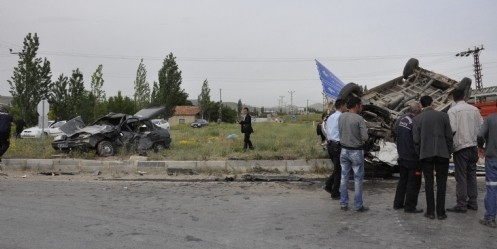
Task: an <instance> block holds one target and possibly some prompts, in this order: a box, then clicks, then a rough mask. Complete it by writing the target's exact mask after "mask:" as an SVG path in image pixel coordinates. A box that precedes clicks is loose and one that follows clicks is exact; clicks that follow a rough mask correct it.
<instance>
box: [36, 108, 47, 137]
mask: <svg viewBox="0 0 497 249" xmlns="http://www.w3.org/2000/svg"><path fill="white" fill-rule="evenodd" d="M36 110H37V111H38V127H40V128H41V136H40V138H41V137H43V134H45V128H48V111H49V104H48V101H47V100H46V99H43V100H41V101H40V103H38V106H37V108H36Z"/></svg>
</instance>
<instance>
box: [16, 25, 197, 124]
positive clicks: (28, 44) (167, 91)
mask: <svg viewBox="0 0 497 249" xmlns="http://www.w3.org/2000/svg"><path fill="white" fill-rule="evenodd" d="M39 46H40V42H39V38H38V36H37V34H36V33H35V34H34V35H32V34H31V33H29V34H28V35H27V36H26V37H25V38H24V42H23V48H22V51H21V52H19V53H18V55H19V61H18V64H17V67H14V71H13V75H12V77H11V80H8V83H9V85H10V93H11V94H12V97H13V99H12V102H11V112H12V114H13V115H14V117H15V118H16V119H20V118H22V119H24V120H25V121H26V123H27V124H28V125H35V124H37V123H38V113H37V105H38V103H39V102H40V101H41V100H43V99H47V100H48V102H49V104H50V112H49V118H51V119H58V120H68V119H71V118H74V117H76V116H81V118H82V119H83V120H84V121H85V122H87V123H88V122H92V121H93V120H95V119H96V118H98V117H100V116H102V115H105V114H107V113H109V112H118V113H127V114H133V113H136V112H137V111H138V110H140V109H142V108H144V107H151V106H165V107H166V111H165V113H164V114H163V116H162V117H163V118H166V119H167V118H169V117H171V116H173V115H174V110H175V107H176V106H177V105H191V102H190V101H188V99H187V98H188V94H187V93H186V92H185V91H184V89H182V88H181V83H182V77H181V71H180V70H179V68H178V65H177V64H176V57H174V55H173V54H172V53H170V54H168V55H167V57H166V58H165V59H164V61H163V65H162V68H161V69H160V70H159V77H158V81H159V82H154V83H153V85H152V89H151V87H150V84H149V83H148V81H147V70H146V67H145V65H144V64H143V59H142V60H141V62H140V64H139V65H138V69H137V72H136V79H135V81H134V90H135V94H134V96H133V99H131V98H130V97H128V96H123V95H122V94H121V91H118V93H117V95H116V96H112V97H109V98H107V97H106V95H105V91H104V90H103V84H104V78H103V73H102V70H103V66H102V65H99V66H98V67H97V69H96V70H95V72H94V73H93V74H92V76H91V89H90V90H87V89H85V86H84V77H83V74H82V73H81V71H80V70H79V69H78V68H77V69H75V70H73V71H72V73H71V75H70V76H66V75H64V74H61V75H59V76H58V78H57V80H56V81H52V72H51V69H50V61H48V60H47V58H43V59H42V58H39V57H37V53H38V49H39Z"/></svg>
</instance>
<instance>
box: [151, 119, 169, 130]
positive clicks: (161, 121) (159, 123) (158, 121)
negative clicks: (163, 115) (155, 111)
mask: <svg viewBox="0 0 497 249" xmlns="http://www.w3.org/2000/svg"><path fill="white" fill-rule="evenodd" d="M151 121H152V123H153V124H154V125H157V126H158V127H160V128H162V129H166V130H169V128H170V127H169V122H167V121H166V120H164V119H152V120H151Z"/></svg>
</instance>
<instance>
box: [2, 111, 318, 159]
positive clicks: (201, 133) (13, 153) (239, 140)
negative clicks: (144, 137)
mask: <svg viewBox="0 0 497 249" xmlns="http://www.w3.org/2000/svg"><path fill="white" fill-rule="evenodd" d="M317 119H319V116H317V115H312V116H311V115H310V116H309V117H306V116H302V117H301V118H299V120H298V121H287V122H285V123H274V122H271V123H269V122H268V123H254V124H253V127H254V131H255V132H254V133H253V134H252V136H251V140H252V143H253V144H254V147H255V150H252V151H247V152H244V151H243V134H242V133H241V132H240V126H239V125H238V124H219V125H218V124H215V123H212V124H211V125H209V126H208V127H204V128H200V129H196V128H191V127H189V126H187V125H180V126H173V127H171V130H170V132H171V138H172V143H171V148H170V149H167V150H163V151H160V152H157V153H155V152H152V151H150V152H148V154H147V155H148V157H149V160H227V159H232V160H283V159H288V160H291V159H314V158H327V157H328V155H327V153H326V152H324V151H323V150H322V148H321V146H320V145H319V144H320V141H319V138H318V136H317V135H316V131H315V130H316V129H315V126H314V125H315V124H314V123H313V122H312V121H315V120H317ZM233 134H234V135H233ZM234 136H236V138H228V137H234ZM52 139H53V138H51V137H46V138H40V139H15V138H12V139H11V144H10V148H9V150H8V151H7V153H6V154H5V155H4V158H54V157H56V156H58V155H60V152H57V151H55V150H53V149H52V147H51V145H50V143H51V141H52ZM131 155H132V154H131V153H127V152H123V151H120V152H119V153H118V154H117V155H116V157H118V158H121V159H127V158H129V156H131ZM65 156H67V157H71V158H85V159H97V158H98V157H97V156H96V155H95V152H94V151H92V152H89V153H81V152H71V153H70V154H67V155H65Z"/></svg>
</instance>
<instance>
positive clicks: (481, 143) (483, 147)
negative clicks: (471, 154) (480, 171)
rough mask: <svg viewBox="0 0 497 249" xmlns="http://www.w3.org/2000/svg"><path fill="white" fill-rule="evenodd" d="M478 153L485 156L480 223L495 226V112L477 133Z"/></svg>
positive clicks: (496, 131) (496, 179) (496, 203)
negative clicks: (484, 192)
mask: <svg viewBox="0 0 497 249" xmlns="http://www.w3.org/2000/svg"><path fill="white" fill-rule="evenodd" d="M478 154H479V156H480V157H484V158H485V182H486V185H487V192H486V194H485V216H484V217H483V219H481V220H480V224H482V225H485V226H488V227H492V228H496V227H497V224H495V216H496V213H497V114H492V115H490V116H488V117H487V119H486V120H485V121H484V122H483V125H482V127H481V129H480V132H479V133H478Z"/></svg>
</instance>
